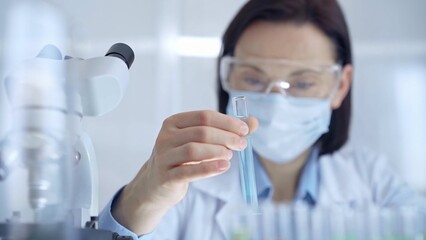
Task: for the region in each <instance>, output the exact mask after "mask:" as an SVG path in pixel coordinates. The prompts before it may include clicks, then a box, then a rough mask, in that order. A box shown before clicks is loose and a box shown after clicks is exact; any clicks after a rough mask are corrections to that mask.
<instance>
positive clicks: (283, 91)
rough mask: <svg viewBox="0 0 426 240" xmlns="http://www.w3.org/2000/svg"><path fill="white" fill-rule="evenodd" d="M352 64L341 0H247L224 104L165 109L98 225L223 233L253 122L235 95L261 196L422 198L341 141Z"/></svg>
mask: <svg viewBox="0 0 426 240" xmlns="http://www.w3.org/2000/svg"><path fill="white" fill-rule="evenodd" d="M352 71H353V70H352V56H351V47H350V40H349V34H348V28H347V26H346V23H345V19H344V16H343V14H342V12H341V9H340V7H339V6H338V3H337V2H336V1H335V0H251V1H249V2H248V3H247V4H246V5H245V6H244V7H243V8H242V9H241V10H240V11H239V13H238V14H237V15H236V17H235V18H234V19H233V21H232V22H231V24H230V25H229V27H228V29H227V31H226V32H225V35H224V37H223V51H222V54H221V56H220V58H219V72H220V74H219V75H220V78H219V79H220V80H219V106H220V112H221V113H217V112H213V111H197V112H187V113H180V114H177V115H174V116H171V117H169V118H168V119H166V120H165V121H164V123H163V126H162V129H161V131H160V133H159V135H158V138H157V141H156V144H155V147H154V149H153V152H152V156H151V157H150V159H149V160H148V161H147V162H146V163H145V164H144V165H143V167H142V168H141V170H140V171H139V173H138V174H137V176H136V177H135V178H134V179H133V180H132V181H131V182H130V183H129V184H128V185H127V186H126V187H125V188H123V190H121V191H120V192H119V193H118V194H117V195H116V197H115V198H114V200H113V201H112V202H111V203H110V204H109V205H108V206H107V207H106V208H105V210H104V211H103V212H102V213H101V215H100V226H101V228H106V229H109V230H112V231H116V232H118V233H120V234H122V235H132V236H134V238H137V236H140V238H141V239H148V238H151V237H155V238H158V239H223V238H226V229H227V227H228V226H229V224H230V220H229V215H228V214H230V213H231V212H232V211H233V209H234V207H235V204H239V203H240V201H241V197H240V190H239V183H238V170H237V169H236V166H238V164H235V161H236V160H232V159H233V157H232V151H231V150H242V149H244V148H245V146H246V141H245V139H244V136H245V135H246V134H248V132H249V128H248V126H247V125H246V124H245V123H244V122H242V121H240V120H237V119H235V118H232V117H230V116H227V115H225V113H228V114H230V113H231V112H230V101H229V97H233V96H238V95H245V96H246V97H247V99H248V106H249V111H250V114H251V115H253V116H254V118H251V119H250V121H249V126H250V129H251V131H252V135H251V139H252V143H253V149H254V153H255V166H256V181H257V187H258V197H259V199H260V201H274V202H291V201H296V202H297V201H302V202H305V203H307V204H310V205H333V204H339V205H348V206H353V205H357V204H364V203H373V204H376V205H378V206H402V205H417V204H420V202H421V201H424V199H422V198H421V197H420V196H419V195H416V194H415V193H414V192H412V191H411V190H409V189H408V188H407V187H406V185H404V184H403V183H402V182H401V181H400V180H398V178H396V177H395V176H394V175H393V173H392V172H391V171H390V170H389V169H388V168H387V167H386V163H385V162H384V161H383V160H382V159H381V158H380V157H378V156H376V155H374V154H371V153H368V152H365V151H355V150H352V149H351V148H350V147H349V146H344V145H345V143H346V141H347V139H348V130H349V118H350V85H351V81H352ZM256 129H257V131H255V130H256ZM231 163H232V164H231ZM201 179H202V180H201Z"/></svg>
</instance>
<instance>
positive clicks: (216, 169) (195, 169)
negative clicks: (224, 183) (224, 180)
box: [169, 160, 231, 182]
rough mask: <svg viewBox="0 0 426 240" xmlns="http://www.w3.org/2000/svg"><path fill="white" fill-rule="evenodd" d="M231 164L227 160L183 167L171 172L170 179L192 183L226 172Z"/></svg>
mask: <svg viewBox="0 0 426 240" xmlns="http://www.w3.org/2000/svg"><path fill="white" fill-rule="evenodd" d="M230 166H231V163H230V162H229V161H227V160H214V161H206V162H201V163H198V164H191V165H182V166H179V167H176V168H173V169H171V170H170V171H169V174H170V175H169V177H170V178H171V179H173V180H174V181H177V182H190V181H194V180H198V179H201V178H206V177H210V176H213V175H217V174H220V173H223V172H225V171H226V170H228V169H229V167H230Z"/></svg>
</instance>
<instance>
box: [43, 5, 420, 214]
mask: <svg viewBox="0 0 426 240" xmlns="http://www.w3.org/2000/svg"><path fill="white" fill-rule="evenodd" d="M49 2H53V3H54V4H57V5H59V6H61V7H62V8H63V9H64V10H65V11H66V12H67V14H68V16H69V19H70V20H71V22H70V23H71V27H72V29H73V35H72V36H73V39H72V40H73V47H74V50H73V51H72V53H69V54H70V55H73V56H79V57H83V58H89V57H94V56H100V55H103V54H105V52H106V51H107V49H108V48H109V47H110V46H111V45H112V44H113V43H115V42H125V43H128V44H129V45H130V46H132V47H133V49H134V50H135V53H136V60H135V62H134V64H133V66H132V69H131V79H130V81H129V88H128V90H127V93H126V95H125V97H124V99H123V101H122V103H121V104H120V106H119V107H118V108H117V109H115V110H114V111H113V112H111V113H109V114H107V115H105V116H102V117H99V118H91V119H85V120H84V126H85V129H86V131H87V132H88V133H89V134H90V136H91V137H92V139H93V141H94V144H95V149H96V153H97V157H98V162H99V169H100V183H101V186H100V206H103V205H104V204H105V203H106V202H107V201H108V200H109V199H110V198H111V196H112V195H113V194H114V193H115V192H116V191H117V189H118V188H119V187H121V186H123V185H124V184H126V183H127V182H128V181H129V180H130V179H131V178H132V177H133V176H134V175H135V174H136V173H137V171H138V170H139V168H140V167H141V166H142V164H143V163H144V162H145V161H146V160H147V159H148V157H149V155H150V153H151V149H152V147H153V144H154V141H155V138H156V134H157V133H158V130H159V128H160V127H161V123H162V120H163V119H164V118H165V117H167V116H169V115H171V114H173V113H177V112H181V111H189V110H198V109H216V106H217V104H216V96H215V78H216V74H215V69H216V59H215V58H213V57H211V51H213V53H214V52H215V51H216V50H215V49H216V48H215V42H216V43H217V41H218V39H219V38H220V37H221V35H222V33H223V31H224V29H225V27H226V26H227V24H228V23H229V21H230V20H231V18H232V17H233V16H234V14H235V13H236V11H237V10H238V9H239V7H240V6H241V5H242V4H243V3H244V2H245V1H244V0H215V1H209V0H160V1H139V0H127V1H112V0H108V1H105V0H92V1H83V0H74V1H60V0H50V1H49ZM341 3H342V6H343V8H344V11H345V13H346V15H347V19H348V22H349V26H350V28H351V35H352V40H353V46H354V58H355V79H354V84H353V100H354V101H353V118H352V120H353V121H352V140H351V141H352V142H353V144H354V145H362V146H367V147H369V148H372V149H374V150H376V151H378V152H382V153H384V154H386V155H387V156H388V157H389V159H390V163H391V165H392V167H393V168H395V170H396V171H397V172H398V173H399V174H401V175H402V176H403V178H404V179H405V180H406V181H408V182H409V184H410V185H411V186H412V187H413V188H416V189H417V190H419V191H422V192H424V193H426V174H425V173H426V124H425V123H426V107H425V105H426V104H425V103H426V28H425V26H424V23H425V22H426V15H425V14H424V10H426V1H424V0H410V1H398V0H375V1H367V0H361V1H360V0H341ZM184 36H192V37H202V38H207V39H205V40H206V42H205V43H212V44H213V45H212V47H211V48H212V49H207V50H210V53H209V51H207V53H205V54H206V56H204V57H199V56H198V57H191V56H183V55H182V54H184V53H185V51H189V50H191V49H192V50H194V48H195V45H194V44H192V45H190V46H192V47H191V48H189V49H186V48H185V46H186V45H185V42H183V43H182V42H180V43H181V45H179V47H180V48H179V51H178V50H176V42H179V39H181V37H184ZM216 47H217V46H216ZM209 54H210V57H209V56H208V55H209ZM213 55H214V54H213Z"/></svg>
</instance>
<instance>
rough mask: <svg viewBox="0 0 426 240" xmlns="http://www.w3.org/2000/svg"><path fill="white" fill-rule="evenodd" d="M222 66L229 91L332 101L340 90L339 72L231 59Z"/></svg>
mask: <svg viewBox="0 0 426 240" xmlns="http://www.w3.org/2000/svg"><path fill="white" fill-rule="evenodd" d="M224 60H225V61H222V63H221V70H222V72H221V79H222V85H223V86H224V88H225V90H237V91H249V92H259V93H269V92H280V93H283V94H284V95H286V96H291V97H300V98H328V97H330V95H331V94H332V92H333V90H334V89H335V88H336V86H337V80H338V72H339V71H338V68H336V69H333V70H332V69H331V68H327V69H324V68H318V67H305V66H302V65H301V64H298V65H296V64H284V63H282V62H279V63H271V62H270V61H269V62H261V61H262V60H259V61H257V62H254V61H253V62H249V61H247V62H245V61H240V60H237V59H232V58H227V59H224Z"/></svg>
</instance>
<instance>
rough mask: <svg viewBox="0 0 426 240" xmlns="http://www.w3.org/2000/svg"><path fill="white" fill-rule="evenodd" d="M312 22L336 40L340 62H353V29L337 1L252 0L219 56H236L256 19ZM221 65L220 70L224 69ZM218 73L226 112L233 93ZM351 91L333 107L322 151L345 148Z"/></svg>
mask: <svg viewBox="0 0 426 240" xmlns="http://www.w3.org/2000/svg"><path fill="white" fill-rule="evenodd" d="M258 20H262V21H268V22H294V23H300V24H302V23H311V24H313V25H314V26H316V27H318V28H319V29H320V30H321V31H322V32H323V33H324V34H325V35H326V36H328V37H329V39H330V40H331V41H332V42H333V43H334V46H335V49H336V62H338V63H339V64H341V65H342V66H344V65H346V64H352V52H351V44H350V38H349V31H348V27H347V24H346V21H345V17H344V15H343V12H342V10H341V8H340V6H339V4H338V3H337V1H336V0H251V1H248V2H247V3H246V4H245V5H244V6H243V7H242V8H241V9H240V11H239V12H238V13H237V15H236V16H235V17H234V19H233V20H232V22H231V23H230V24H229V26H228V28H227V30H226V31H225V34H224V35H223V38H222V44H223V45H222V52H221V54H220V57H219V61H220V58H222V57H223V56H227V55H230V56H233V55H234V50H235V46H236V44H237V42H238V40H239V38H240V37H241V35H242V33H243V32H244V30H245V29H246V28H247V27H248V26H250V24H251V23H253V22H254V21H258ZM219 68H220V64H218V73H219V72H220V69H219ZM217 76H218V81H217V83H218V98H219V111H220V112H221V113H225V112H226V106H227V104H228V100H229V95H228V93H226V92H225V91H224V90H223V88H222V85H221V83H220V79H219V78H220V74H217ZM350 114H351V91H350V90H349V92H348V95H347V96H346V97H345V99H344V100H343V102H342V104H341V106H340V107H339V108H338V109H335V110H333V112H332V116H331V122H330V126H329V132H328V133H325V134H323V135H322V136H321V138H320V140H319V141H320V142H321V151H320V152H321V154H327V153H332V152H334V151H336V150H338V149H339V148H340V147H342V146H343V145H344V144H345V143H346V141H347V139H348V136H349V124H350Z"/></svg>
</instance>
